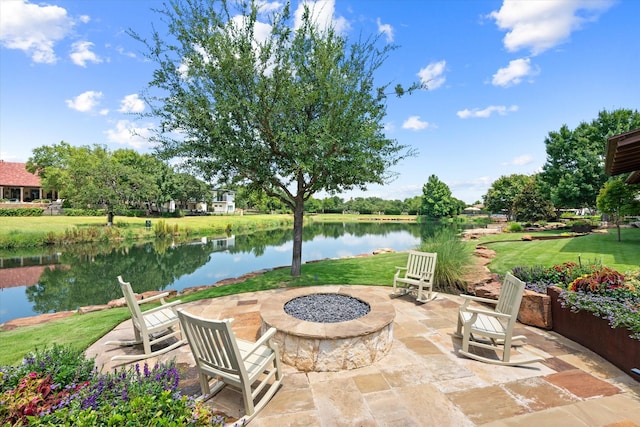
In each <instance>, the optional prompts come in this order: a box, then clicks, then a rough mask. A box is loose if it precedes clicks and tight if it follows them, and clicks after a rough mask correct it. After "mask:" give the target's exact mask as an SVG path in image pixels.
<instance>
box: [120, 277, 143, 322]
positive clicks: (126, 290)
mask: <svg viewBox="0 0 640 427" xmlns="http://www.w3.org/2000/svg"><path fill="white" fill-rule="evenodd" d="M118 282H119V283H120V289H121V290H122V294H123V295H124V301H125V302H126V304H127V308H128V309H129V311H130V312H131V319H132V320H133V321H134V322H135V323H136V324H137V325H139V326H141V327H142V326H144V320H143V317H142V310H140V306H139V305H138V301H137V300H136V297H135V294H134V292H133V289H132V288H131V284H130V283H128V282H125V281H124V280H122V276H118Z"/></svg>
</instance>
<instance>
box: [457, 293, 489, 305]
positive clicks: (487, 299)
mask: <svg viewBox="0 0 640 427" xmlns="http://www.w3.org/2000/svg"><path fill="white" fill-rule="evenodd" d="M460 296H461V297H462V298H465V299H467V300H471V301H476V302H484V303H487V304H493V305H496V304H498V300H495V299H489V298H482V297H476V296H473V295H465V294H460ZM465 303H468V301H465Z"/></svg>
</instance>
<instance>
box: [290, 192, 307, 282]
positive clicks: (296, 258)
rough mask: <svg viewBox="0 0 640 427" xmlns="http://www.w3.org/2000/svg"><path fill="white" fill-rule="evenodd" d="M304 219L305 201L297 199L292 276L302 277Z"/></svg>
mask: <svg viewBox="0 0 640 427" xmlns="http://www.w3.org/2000/svg"><path fill="white" fill-rule="evenodd" d="M303 218H304V201H303V200H302V199H297V198H296V205H295V208H294V209H293V255H292V259H291V275H292V276H300V269H301V265H302V222H303Z"/></svg>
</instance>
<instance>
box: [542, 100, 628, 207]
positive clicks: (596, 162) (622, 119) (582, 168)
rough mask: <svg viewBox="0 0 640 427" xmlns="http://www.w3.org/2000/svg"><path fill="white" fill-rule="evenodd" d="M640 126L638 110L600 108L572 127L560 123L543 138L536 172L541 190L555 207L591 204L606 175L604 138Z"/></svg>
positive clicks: (605, 141)
mask: <svg viewBox="0 0 640 427" xmlns="http://www.w3.org/2000/svg"><path fill="white" fill-rule="evenodd" d="M639 127H640V113H638V111H632V110H624V109H620V110H615V111H613V112H607V111H601V112H600V113H599V114H598V117H597V118H596V119H594V120H592V121H591V122H590V123H587V122H582V123H580V124H579V125H578V127H576V128H575V129H574V130H571V129H569V127H568V126H566V125H563V126H562V127H561V128H560V129H559V130H558V131H556V132H549V135H548V136H547V137H546V138H545V141H544V143H545V145H546V151H547V162H546V163H545V164H544V166H543V168H542V169H543V171H542V173H541V175H540V179H541V183H542V185H543V190H544V192H545V194H546V195H547V197H548V198H549V199H550V200H551V201H552V202H553V204H554V205H555V207H556V208H583V207H588V208H594V207H595V206H596V197H597V195H598V191H599V190H600V189H601V188H602V187H603V186H604V184H605V182H606V181H607V179H608V177H607V175H606V174H605V171H604V160H605V155H606V144H607V139H608V138H609V137H611V136H613V135H617V134H620V133H624V132H627V131H629V130H632V129H636V128H639Z"/></svg>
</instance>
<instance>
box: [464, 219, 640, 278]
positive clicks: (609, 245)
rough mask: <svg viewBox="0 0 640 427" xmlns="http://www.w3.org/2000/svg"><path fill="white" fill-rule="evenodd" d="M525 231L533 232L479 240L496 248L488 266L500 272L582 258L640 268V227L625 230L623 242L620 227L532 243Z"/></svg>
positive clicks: (622, 268)
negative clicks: (524, 238) (523, 239)
mask: <svg viewBox="0 0 640 427" xmlns="http://www.w3.org/2000/svg"><path fill="white" fill-rule="evenodd" d="M525 234H531V233H503V234H499V235H490V236H484V237H482V238H481V239H478V240H476V241H475V242H477V243H479V244H484V245H486V246H487V247H488V248H489V249H493V250H494V251H496V257H495V258H494V259H493V261H492V262H491V263H490V264H489V266H488V267H489V269H490V270H491V271H493V272H495V273H500V274H504V273H506V272H507V271H510V270H511V269H512V268H513V267H517V266H523V265H529V266H533V265H542V266H544V267H550V266H553V265H555V264H561V263H563V262H569V261H572V262H578V260H581V261H582V262H583V263H592V262H594V261H599V262H600V263H602V265H605V266H607V267H611V268H613V269H615V270H618V271H621V272H625V271H629V270H637V269H639V268H640V228H623V229H621V241H620V242H618V234H617V231H616V229H609V230H608V233H607V234H599V233H592V234H588V235H585V236H580V237H574V238H570V239H558V240H534V241H530V242H529V241H522V240H521V238H522V236H523V235H525ZM545 234H550V233H545ZM555 234H557V233H555ZM505 240H515V241H505ZM487 242H489V243H487Z"/></svg>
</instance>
